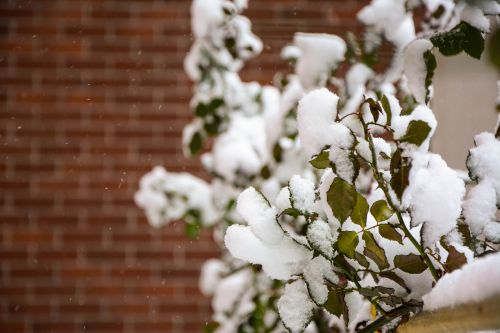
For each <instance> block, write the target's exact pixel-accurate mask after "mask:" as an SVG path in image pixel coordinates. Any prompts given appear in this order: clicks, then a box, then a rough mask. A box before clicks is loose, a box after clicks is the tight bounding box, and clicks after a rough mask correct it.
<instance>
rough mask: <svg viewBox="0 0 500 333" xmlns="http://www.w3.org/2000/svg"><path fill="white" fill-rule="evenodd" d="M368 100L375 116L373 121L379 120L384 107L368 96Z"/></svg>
mask: <svg viewBox="0 0 500 333" xmlns="http://www.w3.org/2000/svg"><path fill="white" fill-rule="evenodd" d="M366 102H367V103H368V106H369V107H370V112H371V114H372V116H373V121H374V122H377V121H378V117H379V116H380V113H381V112H382V108H381V107H380V104H378V102H377V101H375V100H374V99H373V98H367V99H366Z"/></svg>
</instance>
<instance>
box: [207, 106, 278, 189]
mask: <svg viewBox="0 0 500 333" xmlns="http://www.w3.org/2000/svg"><path fill="white" fill-rule="evenodd" d="M212 156H213V163H214V165H213V167H214V171H215V172H216V173H217V174H219V175H221V176H223V177H224V178H226V180H228V181H230V182H231V181H234V180H236V179H237V177H238V174H241V173H243V174H244V175H247V176H252V175H255V174H257V173H259V172H260V170H261V169H262V167H263V166H264V164H265V163H266V162H267V160H268V150H267V145H266V130H265V123H264V120H263V119H262V117H260V116H252V117H246V116H243V115H240V114H236V115H234V116H233V117H232V121H231V123H230V128H229V129H228V130H227V131H226V132H225V133H223V134H221V135H220V136H219V137H218V138H217V139H216V140H215V143H214V145H213V149H212Z"/></svg>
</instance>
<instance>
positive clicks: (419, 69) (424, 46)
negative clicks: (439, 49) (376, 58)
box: [404, 39, 433, 104]
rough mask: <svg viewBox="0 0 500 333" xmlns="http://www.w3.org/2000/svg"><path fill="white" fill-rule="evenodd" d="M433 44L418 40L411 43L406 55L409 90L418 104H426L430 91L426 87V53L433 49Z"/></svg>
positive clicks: (405, 65)
mask: <svg viewBox="0 0 500 333" xmlns="http://www.w3.org/2000/svg"><path fill="white" fill-rule="evenodd" d="M432 47H433V45H432V43H431V42H430V41H429V40H427V39H417V40H415V41H413V42H411V43H410V44H409V45H408V47H407V48H406V50H405V53H404V73H405V75H406V78H407V80H408V88H409V89H410V91H411V93H412V95H413V96H414V97H415V99H416V100H417V102H418V103H420V104H426V102H427V101H426V99H427V96H428V91H427V88H426V86H425V78H426V76H427V67H426V65H425V61H424V53H425V52H426V51H428V50H430V49H432Z"/></svg>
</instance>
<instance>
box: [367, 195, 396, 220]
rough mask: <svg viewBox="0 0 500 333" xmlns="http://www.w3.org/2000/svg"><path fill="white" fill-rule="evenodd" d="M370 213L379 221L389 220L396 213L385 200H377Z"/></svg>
mask: <svg viewBox="0 0 500 333" xmlns="http://www.w3.org/2000/svg"><path fill="white" fill-rule="evenodd" d="M370 213H371V214H372V215H373V217H374V218H375V220H377V222H382V221H385V220H387V219H388V218H389V217H391V216H392V214H394V211H393V210H392V209H391V208H390V207H389V205H388V204H387V202H386V201H385V200H377V201H375V202H374V203H373V205H372V206H371V207H370Z"/></svg>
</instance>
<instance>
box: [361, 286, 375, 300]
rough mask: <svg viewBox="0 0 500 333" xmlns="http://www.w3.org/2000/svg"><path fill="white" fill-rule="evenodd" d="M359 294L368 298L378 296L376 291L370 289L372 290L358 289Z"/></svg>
mask: <svg viewBox="0 0 500 333" xmlns="http://www.w3.org/2000/svg"><path fill="white" fill-rule="evenodd" d="M358 292H359V293H360V294H361V295H363V296H366V297H370V298H371V297H375V296H378V292H376V291H375V290H373V289H370V288H360V289H358Z"/></svg>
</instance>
